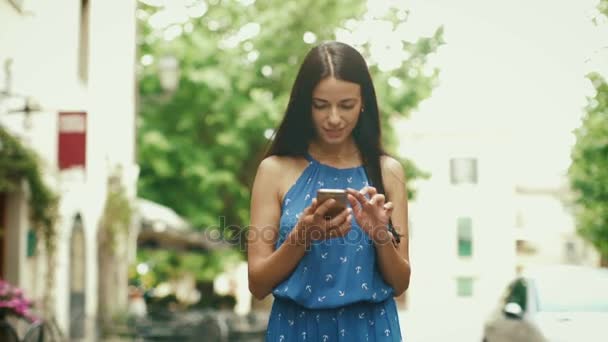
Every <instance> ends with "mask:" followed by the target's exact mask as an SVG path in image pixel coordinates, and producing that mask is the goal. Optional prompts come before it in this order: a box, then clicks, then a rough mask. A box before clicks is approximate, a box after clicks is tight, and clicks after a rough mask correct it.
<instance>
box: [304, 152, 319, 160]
mask: <svg viewBox="0 0 608 342" xmlns="http://www.w3.org/2000/svg"><path fill="white" fill-rule="evenodd" d="M304 158H306V160H308V161H309V162H314V161H316V160H315V158H313V157H312V156H311V155H310V153H308V151H306V152H304Z"/></svg>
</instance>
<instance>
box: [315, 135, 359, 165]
mask: <svg viewBox="0 0 608 342" xmlns="http://www.w3.org/2000/svg"><path fill="white" fill-rule="evenodd" d="M308 150H309V153H310V154H312V155H313V156H316V157H318V158H320V159H323V160H328V161H354V159H357V162H358V161H359V154H360V153H359V149H358V148H357V145H356V144H355V140H354V139H353V138H352V137H351V138H350V139H348V140H347V141H345V142H344V143H343V144H340V145H328V144H324V143H323V142H319V141H317V140H314V141H312V142H311V143H310V145H309V147H308Z"/></svg>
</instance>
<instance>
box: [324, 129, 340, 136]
mask: <svg viewBox="0 0 608 342" xmlns="http://www.w3.org/2000/svg"><path fill="white" fill-rule="evenodd" d="M342 131H343V129H325V133H327V135H329V136H330V137H337V136H340V135H341V134H342Z"/></svg>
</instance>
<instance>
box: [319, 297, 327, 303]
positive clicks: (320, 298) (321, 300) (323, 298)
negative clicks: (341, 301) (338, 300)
mask: <svg viewBox="0 0 608 342" xmlns="http://www.w3.org/2000/svg"><path fill="white" fill-rule="evenodd" d="M326 297H327V296H321V297H319V298H317V300H318V301H319V302H321V303H323V302H324V301H325V298H326Z"/></svg>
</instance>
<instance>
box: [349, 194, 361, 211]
mask: <svg viewBox="0 0 608 342" xmlns="http://www.w3.org/2000/svg"><path fill="white" fill-rule="evenodd" d="M346 198H347V199H348V202H349V203H350V207H351V208H352V209H353V212H354V213H355V215H358V214H359V212H360V211H361V207H360V205H359V202H357V199H356V198H355V196H353V195H351V194H348V195H346Z"/></svg>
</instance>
